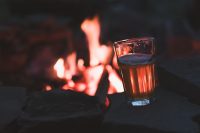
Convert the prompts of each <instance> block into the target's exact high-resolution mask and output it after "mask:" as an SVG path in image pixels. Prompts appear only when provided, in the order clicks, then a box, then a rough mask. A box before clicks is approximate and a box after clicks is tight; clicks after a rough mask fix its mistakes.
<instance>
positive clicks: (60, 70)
mask: <svg viewBox="0 0 200 133" xmlns="http://www.w3.org/2000/svg"><path fill="white" fill-rule="evenodd" d="M53 68H54V70H55V71H56V73H57V76H58V78H64V76H65V65H64V59H62V58H59V59H58V61H57V62H56V64H55V65H54V67H53Z"/></svg>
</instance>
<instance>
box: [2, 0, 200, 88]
mask: <svg viewBox="0 0 200 133" xmlns="http://www.w3.org/2000/svg"><path fill="white" fill-rule="evenodd" d="M199 6H200V2H199V1H198V0H173V1H168V0H162V1H160V0H123V1H122V0H56V1H54V0H50V1H49V0H29V1H27V0H0V85H20V86H21V85H22V86H29V87H30V86H31V87H32V88H34V86H33V84H35V82H34V81H33V79H34V80H36V79H38V78H41V77H42V80H40V81H41V82H43V79H45V80H46V78H49V77H51V76H50V75H49V73H51V71H52V66H53V64H55V62H56V60H57V59H58V58H59V57H66V56H67V55H68V54H69V53H71V52H72V51H73V50H75V51H77V53H78V58H83V59H84V60H85V61H86V65H87V64H88V50H87V45H86V39H85V35H84V33H83V32H82V31H81V29H80V24H81V22H82V21H83V20H84V19H85V18H86V17H92V16H94V15H99V17H100V21H101V43H102V44H108V43H109V42H111V43H112V42H114V41H117V40H121V39H125V38H132V37H141V36H153V37H155V38H156V46H157V54H158V55H159V56H160V57H162V59H164V58H177V57H186V56H193V55H197V54H199V53H200V31H199V29H200V15H199V14H200V11H199V10H200V8H199ZM70 44H72V45H73V48H71V47H69V45H70ZM36 81H38V80H36ZM37 84H39V83H38V82H37Z"/></svg>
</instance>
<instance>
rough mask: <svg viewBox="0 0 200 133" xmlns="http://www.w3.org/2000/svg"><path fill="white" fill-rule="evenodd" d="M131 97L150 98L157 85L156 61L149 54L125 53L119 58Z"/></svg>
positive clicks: (127, 92) (127, 90) (124, 81)
mask: <svg viewBox="0 0 200 133" xmlns="http://www.w3.org/2000/svg"><path fill="white" fill-rule="evenodd" d="M118 63H119V66H120V69H121V73H122V77H123V84H124V88H125V92H126V94H127V96H128V98H129V99H149V98H151V97H152V94H153V91H154V89H155V87H156V79H155V78H156V75H155V65H154V61H152V60H151V56H150V55H147V54H130V55H124V56H122V57H120V58H119V59H118Z"/></svg>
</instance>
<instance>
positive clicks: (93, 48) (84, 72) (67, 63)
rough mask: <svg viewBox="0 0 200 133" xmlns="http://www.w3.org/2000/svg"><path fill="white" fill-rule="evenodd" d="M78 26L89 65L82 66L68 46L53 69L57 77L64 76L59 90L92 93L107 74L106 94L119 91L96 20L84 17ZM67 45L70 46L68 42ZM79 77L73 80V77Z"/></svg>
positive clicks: (114, 68)
mask: <svg viewBox="0 0 200 133" xmlns="http://www.w3.org/2000/svg"><path fill="white" fill-rule="evenodd" d="M81 30H82V31H83V32H84V33H85V36H86V39H87V48H88V50H89V66H85V64H84V60H83V59H81V58H79V59H77V53H76V51H75V50H72V52H71V53H70V54H68V55H67V57H65V58H59V59H58V60H57V61H56V63H55V65H54V67H53V69H54V72H55V75H56V77H57V78H59V79H62V80H65V82H66V83H65V84H64V85H63V86H62V87H61V88H62V89H63V90H69V89H70V90H73V91H77V92H82V93H85V94H87V95H89V96H94V95H95V94H96V92H97V89H98V85H99V82H100V80H101V78H102V77H103V75H104V74H108V80H109V86H108V91H107V93H108V94H113V93H119V92H123V91H124V89H123V84H122V80H121V77H120V76H119V74H118V72H117V71H118V69H119V67H118V65H117V60H116V57H115V55H114V52H113V49H112V46H111V45H110V44H107V45H106V44H101V43H100V33H101V32H100V21H99V17H98V16H95V17H93V18H92V19H91V18H87V19H85V20H84V21H83V22H82V24H81ZM70 49H74V46H73V45H70ZM75 76H76V77H79V78H78V80H73V77H75ZM45 90H46V91H50V90H52V87H51V86H50V85H46V86H45Z"/></svg>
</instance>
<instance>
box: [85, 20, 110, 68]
mask: <svg viewBox="0 0 200 133" xmlns="http://www.w3.org/2000/svg"><path fill="white" fill-rule="evenodd" d="M81 29H82V30H83V32H84V33H85V35H86V37H87V40H88V48H89V52H90V66H96V65H98V64H100V63H101V64H106V63H109V61H110V60H111V57H112V56H111V55H112V47H111V46H105V45H101V43H100V41H99V38H100V22H99V18H98V16H95V17H94V18H93V19H85V20H84V21H83V23H82V24H81Z"/></svg>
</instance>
